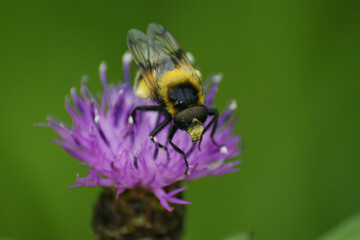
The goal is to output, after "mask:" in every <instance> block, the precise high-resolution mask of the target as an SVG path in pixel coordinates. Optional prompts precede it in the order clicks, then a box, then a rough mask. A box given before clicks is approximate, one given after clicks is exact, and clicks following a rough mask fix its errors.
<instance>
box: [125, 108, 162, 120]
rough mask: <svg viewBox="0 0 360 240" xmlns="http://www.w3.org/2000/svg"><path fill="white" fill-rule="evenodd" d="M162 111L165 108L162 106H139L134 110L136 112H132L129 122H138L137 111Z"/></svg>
mask: <svg viewBox="0 0 360 240" xmlns="http://www.w3.org/2000/svg"><path fill="white" fill-rule="evenodd" d="M138 110H140V111H162V110H163V107H162V106H137V107H136V108H134V110H132V112H131V115H130V118H129V122H130V123H135V121H136V111H138Z"/></svg>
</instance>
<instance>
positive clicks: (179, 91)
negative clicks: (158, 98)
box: [169, 84, 198, 110]
mask: <svg viewBox="0 0 360 240" xmlns="http://www.w3.org/2000/svg"><path fill="white" fill-rule="evenodd" d="M169 96H170V101H171V102H172V103H173V104H174V107H175V108H177V109H179V110H181V109H185V108H187V107H188V106H189V105H192V104H196V103H197V101H198V93H197V90H196V88H195V87H194V86H192V85H191V84H185V85H178V86H176V87H174V88H171V89H170V90H169Z"/></svg>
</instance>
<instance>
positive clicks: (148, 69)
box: [127, 29, 160, 99]
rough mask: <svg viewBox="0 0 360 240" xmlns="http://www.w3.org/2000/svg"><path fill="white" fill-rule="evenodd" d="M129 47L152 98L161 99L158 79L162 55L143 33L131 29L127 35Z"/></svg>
mask: <svg viewBox="0 0 360 240" xmlns="http://www.w3.org/2000/svg"><path fill="white" fill-rule="evenodd" d="M127 45H128V48H129V50H130V52H131V55H132V56H133V59H134V61H135V63H136V65H137V68H138V69H139V71H140V73H141V75H142V77H143V79H144V80H145V82H146V85H147V86H148V88H149V89H150V92H151V94H152V96H153V97H154V98H155V99H159V94H158V88H157V85H156V79H157V77H158V70H157V66H158V62H159V60H160V53H159V51H158V50H157V49H156V48H155V46H154V44H153V42H152V40H151V39H150V38H149V37H148V36H147V35H146V34H145V33H143V32H141V31H139V30H137V29H131V30H130V31H129V32H128V35H127Z"/></svg>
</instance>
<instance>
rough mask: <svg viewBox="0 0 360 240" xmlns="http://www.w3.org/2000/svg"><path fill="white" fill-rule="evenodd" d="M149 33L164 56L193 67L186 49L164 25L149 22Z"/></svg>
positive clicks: (178, 65)
mask: <svg viewBox="0 0 360 240" xmlns="http://www.w3.org/2000/svg"><path fill="white" fill-rule="evenodd" d="M147 35H148V36H149V38H150V39H151V40H152V42H153V43H154V45H155V46H156V48H157V50H158V51H159V53H160V54H161V55H162V57H163V58H166V57H167V58H169V57H170V58H171V61H172V62H173V63H174V64H175V65H176V66H177V67H181V66H182V65H187V66H190V67H192V65H191V63H190V60H189V58H188V57H187V56H186V54H185V52H184V50H183V49H182V48H181V47H180V45H179V44H178V43H177V42H176V40H175V38H174V37H173V36H172V35H171V33H170V32H169V31H167V30H166V28H164V27H163V26H161V25H160V24H156V23H151V24H149V26H148V28H147Z"/></svg>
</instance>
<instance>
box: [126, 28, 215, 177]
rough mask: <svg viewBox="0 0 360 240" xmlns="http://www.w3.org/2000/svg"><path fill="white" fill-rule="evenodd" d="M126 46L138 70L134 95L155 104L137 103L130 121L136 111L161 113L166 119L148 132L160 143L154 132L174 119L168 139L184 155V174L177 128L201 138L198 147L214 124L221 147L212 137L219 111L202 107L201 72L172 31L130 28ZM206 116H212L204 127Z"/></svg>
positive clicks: (203, 104)
mask: <svg viewBox="0 0 360 240" xmlns="http://www.w3.org/2000/svg"><path fill="white" fill-rule="evenodd" d="M127 45H128V48H129V50H130V53H131V55H132V57H133V59H134V61H135V63H136V66H137V68H138V70H139V73H138V75H137V77H136V80H135V89H136V90H135V93H136V95H137V96H138V97H141V98H148V99H151V100H155V101H156V102H157V104H158V105H155V106H137V107H136V108H135V109H134V110H133V111H132V113H131V116H130V118H129V122H131V123H135V116H136V112H137V111H138V110H140V111H158V112H162V113H163V114H164V115H165V120H163V121H162V122H161V123H160V124H159V125H158V126H157V127H156V128H155V129H154V130H153V131H152V132H151V133H150V138H151V140H152V141H153V142H154V143H157V144H159V143H158V142H157V139H156V138H155V135H156V134H157V133H159V132H160V131H161V130H162V129H163V128H164V127H165V126H166V125H168V124H170V123H171V122H172V121H173V126H172V128H171V130H170V132H169V135H168V141H169V143H170V144H171V146H172V147H173V148H174V149H175V150H176V151H177V152H178V153H180V154H181V155H182V156H183V158H184V161H185V165H186V171H185V174H187V173H188V170H189V164H188V161H187V159H186V154H185V153H184V151H183V150H181V149H180V148H179V147H178V146H176V145H175V144H174V143H173V141H172V139H173V137H174V135H175V133H176V131H177V130H178V129H180V130H184V131H186V132H187V133H188V135H189V136H190V137H191V139H192V141H193V143H194V144H195V143H196V142H197V141H200V142H199V150H200V144H201V140H202V137H203V135H204V133H205V132H206V131H207V130H208V129H209V128H210V127H211V126H213V127H212V130H211V134H210V137H211V140H212V142H213V143H214V144H215V145H216V146H218V147H219V148H220V146H219V145H218V144H217V143H216V141H215V140H214V134H215V130H216V126H217V121H218V111H217V110H216V109H208V108H207V107H206V106H205V97H204V94H203V88H202V86H201V82H200V72H199V71H197V70H196V69H195V68H194V67H193V66H192V64H191V62H190V60H189V58H188V56H187V55H186V54H185V52H184V51H183V50H182V49H181V47H180V46H179V44H178V43H177V42H176V40H175V39H174V37H173V36H172V35H171V33H170V32H168V31H167V30H166V29H165V28H164V27H163V26H161V25H159V24H154V23H153V24H149V26H148V28H147V34H145V33H143V32H141V31H139V30H137V29H131V30H130V31H129V32H128V35H127ZM208 116H213V118H212V119H211V121H210V122H209V123H208V125H206V126H205V127H204V126H203V124H204V123H205V121H206V119H207V117H208ZM159 147H161V148H164V149H165V150H166V151H167V148H166V147H165V146H164V145H161V144H159Z"/></svg>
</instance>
